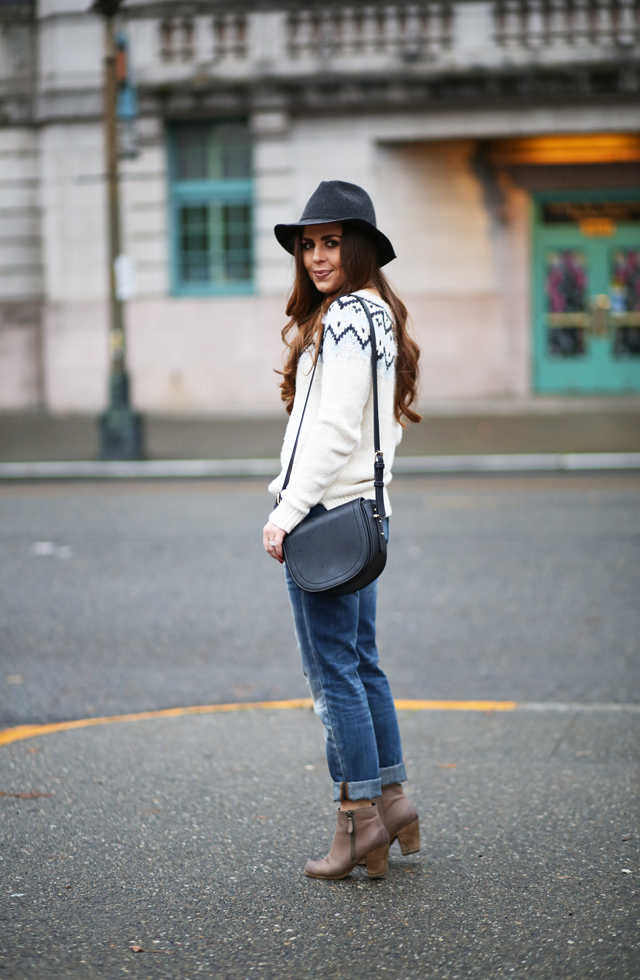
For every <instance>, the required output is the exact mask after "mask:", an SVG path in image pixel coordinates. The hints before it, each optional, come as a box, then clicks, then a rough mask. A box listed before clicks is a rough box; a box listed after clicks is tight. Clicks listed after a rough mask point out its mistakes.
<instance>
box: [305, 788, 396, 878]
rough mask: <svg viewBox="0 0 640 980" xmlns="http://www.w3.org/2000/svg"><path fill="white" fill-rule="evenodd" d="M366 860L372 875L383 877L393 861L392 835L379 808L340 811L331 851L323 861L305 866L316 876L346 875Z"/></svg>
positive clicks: (343, 876) (368, 870)
mask: <svg viewBox="0 0 640 980" xmlns="http://www.w3.org/2000/svg"><path fill="white" fill-rule="evenodd" d="M361 862H362V863H366V865H367V874H368V876H369V877H370V878H381V877H382V876H383V875H386V873H387V866H388V863H389V834H388V833H387V831H386V829H385V826H384V824H383V823H382V820H381V819H380V815H379V813H378V807H377V806H376V805H375V803H373V804H372V805H371V806H370V807H368V806H367V807H360V808H358V809H357V810H338V823H337V826H336V832H335V834H334V835H333V843H332V845H331V850H330V851H329V853H328V854H327V856H326V857H325V858H322V860H321V861H309V862H308V863H307V866H306V868H305V869H304V870H305V871H306V873H307V874H308V875H310V876H311V877H312V878H346V876H347V875H348V874H349V873H350V872H351V871H353V869H354V868H355V866H356V864H359V863H361Z"/></svg>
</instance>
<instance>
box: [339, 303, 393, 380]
mask: <svg viewBox="0 0 640 980" xmlns="http://www.w3.org/2000/svg"><path fill="white" fill-rule="evenodd" d="M363 292H364V290H363ZM366 302H367V306H368V307H369V312H370V313H371V316H372V318H373V325H374V327H375V331H376V342H377V354H378V361H382V362H383V363H384V366H385V368H386V369H387V371H389V370H391V369H392V368H393V367H394V365H395V360H396V341H395V336H394V333H393V321H392V319H391V317H390V316H389V313H388V311H387V308H386V306H381V305H380V302H378V303H376V302H375V301H374V300H373V299H369V298H368V296H367V297H366ZM334 307H335V308H336V309H335V310H334ZM331 342H333V343H334V344H335V345H336V346H338V345H340V344H343V345H344V348H345V350H348V349H351V348H353V350H354V351H355V353H356V355H357V353H358V351H359V350H360V351H363V352H364V353H365V354H366V355H367V357H370V353H369V351H370V347H371V336H370V331H369V321H368V319H367V317H366V314H365V312H364V310H363V309H362V304H361V303H360V301H359V300H357V299H355V298H354V297H353V296H352V295H349V296H339V297H338V299H336V300H335V301H334V302H333V303H332V304H331V307H330V309H329V312H328V313H327V316H326V318H325V321H324V339H323V353H324V348H325V347H326V346H327V344H330V343H331Z"/></svg>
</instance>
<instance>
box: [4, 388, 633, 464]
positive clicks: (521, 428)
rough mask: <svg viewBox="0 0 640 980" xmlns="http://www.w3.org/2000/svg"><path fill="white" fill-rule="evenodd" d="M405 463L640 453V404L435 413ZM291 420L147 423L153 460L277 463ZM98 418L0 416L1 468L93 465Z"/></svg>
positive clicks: (484, 406)
mask: <svg viewBox="0 0 640 980" xmlns="http://www.w3.org/2000/svg"><path fill="white" fill-rule="evenodd" d="M424 414H425V418H424V421H423V422H422V423H421V424H420V425H417V426H415V425H414V426H409V427H408V429H407V431H406V432H405V434H404V437H403V440H402V443H401V445H400V447H399V453H398V454H399V455H400V456H440V455H443V456H448V455H465V454H473V455H475V454H503V453H598V452H608V453H628V452H638V451H640V398H625V399H622V398H620V399H613V398H611V399H593V400H587V399H576V400H571V399H567V400H565V401H561V400H558V399H536V400H528V401H526V402H513V401H493V402H474V403H469V404H466V405H464V404H462V403H457V404H455V405H454V404H448V405H431V406H429V405H427V406H426V407H425V409H424ZM285 425H286V416H285V415H284V413H283V415H282V416H280V417H278V418H260V419H228V418H225V419H220V418H219V419H213V418H207V419H205V418H178V417H171V418H170V417H162V416H155V415H149V416H146V417H145V429H146V447H147V457H148V458H149V459H157V460H170V459H254V458H256V459H275V458H276V457H277V456H278V455H279V453H280V447H281V445H282V436H283V433H284V428H285ZM97 452H98V438H97V425H96V419H95V417H93V416H85V415H71V416H50V415H44V414H37V413H1V414H0V462H28V461H34V462H36V461H67V460H93V459H95V458H96V456H97Z"/></svg>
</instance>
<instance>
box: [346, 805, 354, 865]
mask: <svg viewBox="0 0 640 980" xmlns="http://www.w3.org/2000/svg"><path fill="white" fill-rule="evenodd" d="M347 833H348V834H351V860H352V861H355V859H356V824H355V820H354V819H353V810H347Z"/></svg>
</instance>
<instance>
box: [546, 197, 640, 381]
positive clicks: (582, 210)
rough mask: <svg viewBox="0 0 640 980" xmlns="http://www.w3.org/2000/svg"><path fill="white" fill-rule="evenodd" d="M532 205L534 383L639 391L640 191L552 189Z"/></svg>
mask: <svg viewBox="0 0 640 980" xmlns="http://www.w3.org/2000/svg"><path fill="white" fill-rule="evenodd" d="M534 208H535V212H534V213H535V225H534V276H533V284H534V370H535V388H536V390H537V391H540V392H557V393H565V394H571V393H576V394H577V393H580V392H584V393H589V392H593V393H598V392H600V393H606V392H611V393H615V392H619V393H624V392H636V391H640V195H638V196H636V195H633V194H631V193H627V194H620V193H618V194H616V195H613V194H611V195H608V196H606V197H605V195H603V194H598V195H596V194H593V193H592V194H584V193H583V194H576V195H574V196H569V195H560V194H550V195H545V196H540V197H539V198H537V199H536V201H535V204H534Z"/></svg>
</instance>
